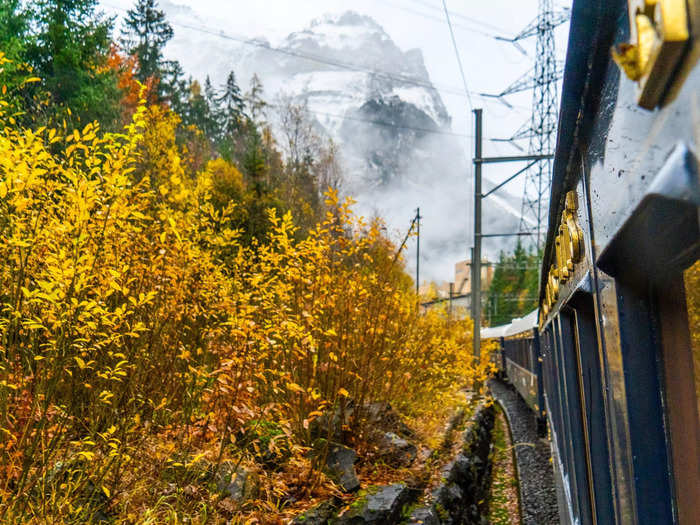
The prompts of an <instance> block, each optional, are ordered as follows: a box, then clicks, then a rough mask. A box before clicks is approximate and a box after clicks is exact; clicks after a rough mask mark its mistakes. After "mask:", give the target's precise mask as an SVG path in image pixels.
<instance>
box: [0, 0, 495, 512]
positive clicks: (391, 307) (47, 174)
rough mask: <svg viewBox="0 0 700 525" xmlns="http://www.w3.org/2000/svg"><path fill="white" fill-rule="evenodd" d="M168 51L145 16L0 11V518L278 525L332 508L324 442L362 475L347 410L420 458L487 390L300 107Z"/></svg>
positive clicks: (162, 23)
mask: <svg viewBox="0 0 700 525" xmlns="http://www.w3.org/2000/svg"><path fill="white" fill-rule="evenodd" d="M172 36H173V30H172V28H171V27H170V25H169V24H168V22H167V20H166V19H165V16H164V14H163V12H162V11H160V10H159V9H158V6H157V3H156V2H155V0H138V1H137V2H136V4H135V5H134V7H133V8H132V9H131V10H130V11H129V13H128V15H127V16H126V17H125V23H124V25H123V27H122V28H121V29H120V30H117V29H115V21H114V20H113V19H111V18H108V17H106V16H105V15H103V14H101V13H100V12H99V10H98V8H97V2H96V1H95V0H37V1H35V2H31V3H28V4H27V3H25V2H22V1H20V0H6V1H4V2H2V4H1V5H0V87H1V89H2V93H1V94H0V258H1V259H2V260H3V265H2V266H1V267H0V521H2V522H3V523H87V522H116V523H136V522H139V523H161V522H178V523H179V522H193V523H205V522H227V521H229V522H233V523H244V522H245V523H278V522H280V523H281V522H282V521H281V520H282V518H283V517H285V516H287V517H289V516H292V515H294V513H295V512H298V511H299V510H300V509H303V508H305V507H308V506H309V505H310V504H311V503H312V502H314V501H318V500H319V499H320V498H322V497H324V496H327V495H329V494H341V495H342V491H341V490H340V489H339V486H338V482H337V480H334V479H333V476H332V475H329V473H328V471H327V469H324V468H322V463H323V462H322V461H321V460H320V459H319V458H322V457H324V454H327V453H328V447H329V443H330V438H331V437H333V438H334V439H336V436H335V432H336V431H340V433H341V435H340V437H338V438H337V439H340V440H342V441H343V443H344V444H346V445H351V446H352V447H353V448H354V449H356V450H358V451H359V453H360V455H361V456H362V455H363V454H368V452H367V451H369V450H371V448H370V447H369V445H368V443H369V441H368V439H369V436H370V435H371V428H370V427H371V425H370V424H369V423H368V422H370V421H371V418H369V417H368V411H367V410H360V409H358V407H359V408H362V407H370V406H372V404H373V403H378V402H384V403H386V402H389V403H390V404H391V406H392V407H393V408H392V410H395V411H396V417H397V418H400V420H401V424H402V425H407V426H408V427H410V428H411V429H412V430H411V432H414V433H415V434H416V435H417V436H418V439H420V440H422V441H423V442H425V443H430V442H431V439H434V436H435V435H436V433H437V432H438V430H439V429H440V428H442V425H443V423H444V421H445V418H447V417H448V415H449V414H450V413H451V411H452V410H453V409H454V407H455V406H459V405H460V404H464V403H465V398H464V394H463V393H462V392H461V390H462V389H463V388H464V387H466V386H470V385H472V384H473V383H474V382H475V381H476V382H477V384H481V383H482V382H483V380H484V379H485V377H486V374H487V371H488V365H487V358H485V359H484V362H483V364H481V363H476V362H474V360H473V358H472V357H471V346H470V340H471V337H470V334H471V324H470V323H471V322H470V321H469V320H465V321H452V322H450V321H449V319H448V318H447V316H446V315H445V313H444V312H440V311H431V312H429V313H427V314H426V315H419V314H418V309H417V298H416V297H415V294H414V291H413V282H412V280H411V278H410V276H408V275H407V273H406V272H405V270H404V266H403V258H402V256H401V254H400V253H399V252H397V247H396V246H394V245H393V244H392V242H391V241H390V240H389V239H387V238H386V237H385V235H384V233H383V232H384V229H383V227H382V223H381V220H380V219H371V220H366V219H363V218H361V217H358V216H356V215H355V214H354V213H353V211H352V202H351V201H350V200H349V199H348V200H345V199H341V198H339V196H338V195H339V193H338V188H339V186H340V185H341V183H342V173H341V170H340V167H339V163H338V160H337V148H336V147H335V146H334V145H333V144H332V143H330V142H328V141H326V140H324V139H322V138H321V137H319V136H318V135H317V134H316V133H315V132H314V127H313V125H312V123H311V122H310V121H309V119H308V116H307V114H306V112H305V111H304V108H303V107H299V106H295V105H294V104H291V103H284V101H281V103H280V102H279V101H278V102H276V103H275V104H274V105H270V106H268V102H267V101H266V100H265V97H264V86H262V85H261V83H260V81H259V80H258V79H257V78H255V77H254V78H253V79H252V80H251V82H250V83H249V84H248V85H247V86H246V87H241V84H239V79H238V78H236V75H235V73H234V72H231V73H230V75H229V76H228V79H227V81H226V83H225V84H224V85H221V86H214V85H212V83H211V82H210V81H209V80H205V81H204V82H203V83H202V84H200V83H199V82H198V81H197V80H194V79H191V78H186V76H185V74H184V73H183V71H182V68H181V67H180V66H179V64H178V63H177V62H173V61H168V60H165V59H164V56H163V49H164V46H165V45H166V44H167V42H168V41H169V39H170V38H172ZM273 112H274V114H275V117H276V118H277V119H279V121H280V122H281V123H282V127H281V129H282V136H283V139H280V140H279V141H277V140H275V138H274V137H273V134H272V131H271V127H270V124H269V122H268V121H267V119H268V118H270V117H269V116H270V115H271V114H272V113H273ZM350 408H354V410H349V409H350ZM338 411H340V414H346V413H347V414H352V417H350V419H348V420H345V419H342V418H341V419H342V424H341V425H340V426H339V427H338V428H335V427H333V426H332V425H330V424H328V421H329V419H330V420H333V414H336V413H338ZM324 421H325V423H324ZM319 429H321V430H319ZM359 464H360V467H359V470H360V474H359V475H360V478H361V481H362V482H363V483H369V482H371V481H372V480H376V479H391V478H392V476H396V475H397V473H396V472H397V470H396V469H395V468H393V467H391V466H390V465H386V464H384V463H378V464H377V465H378V466H376V467H374V466H373V467H370V466H369V464H368V465H367V468H364V469H363V468H362V460H360V463H359ZM223 466H225V467H226V468H227V469H228V470H229V477H230V473H231V472H233V473H234V477H235V474H237V473H240V472H243V470H241V469H245V471H244V472H245V473H246V476H248V477H249V478H250V479H252V478H253V477H254V478H255V479H256V482H255V490H254V491H253V490H252V489H251V490H250V491H248V489H247V488H246V489H245V490H246V491H248V492H246V493H245V498H244V497H240V498H235V497H234V496H233V494H232V493H231V492H230V490H233V489H231V488H230V487H231V486H232V485H229V486H228V488H227V490H229V489H230V490H229V492H226V490H225V491H223V492H222V491H221V487H220V484H218V483H217V481H216V479H217V478H216V476H217V475H218V474H220V473H221V469H222V467H223ZM229 482H230V480H229ZM247 486H248V485H246V487H247ZM241 490H242V491H243V488H241ZM241 494H242V493H241Z"/></svg>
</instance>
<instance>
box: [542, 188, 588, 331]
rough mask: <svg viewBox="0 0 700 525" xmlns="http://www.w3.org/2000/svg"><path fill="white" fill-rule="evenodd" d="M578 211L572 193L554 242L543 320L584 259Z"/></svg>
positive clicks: (571, 192)
mask: <svg viewBox="0 0 700 525" xmlns="http://www.w3.org/2000/svg"><path fill="white" fill-rule="evenodd" d="M577 211H578V199H577V197H576V192H575V191H570V192H569V193H567V194H566V205H565V207H564V212H563V213H562V216H561V221H560V223H559V230H558V232H557V236H556V239H555V240H554V253H553V257H554V263H553V264H552V266H551V267H550V268H549V275H548V277H547V287H546V288H545V293H544V300H543V302H542V305H541V307H542V315H541V316H540V319H541V320H543V319H544V318H545V317H547V315H548V314H549V312H551V310H552V307H553V306H554V305H555V304H556V302H557V300H558V299H559V289H560V286H561V285H562V284H564V283H566V282H567V281H568V280H569V279H570V278H571V276H572V275H573V272H574V267H575V266H576V264H578V263H579V262H581V260H582V259H583V230H581V227H580V226H579V225H578V220H577V216H576V213H577Z"/></svg>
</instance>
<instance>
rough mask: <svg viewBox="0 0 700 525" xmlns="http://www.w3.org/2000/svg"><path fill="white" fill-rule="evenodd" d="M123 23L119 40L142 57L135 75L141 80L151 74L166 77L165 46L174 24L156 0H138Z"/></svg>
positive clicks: (160, 77) (137, 55) (138, 56)
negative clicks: (167, 18)
mask: <svg viewBox="0 0 700 525" xmlns="http://www.w3.org/2000/svg"><path fill="white" fill-rule="evenodd" d="M124 26H125V27H124V29H123V30H122V35H121V39H120V43H121V44H122V46H123V47H124V49H125V50H126V52H127V53H129V54H131V55H136V57H137V58H138V60H139V69H138V72H137V74H136V78H137V79H138V80H139V81H141V82H145V81H146V80H147V79H148V78H150V77H156V78H159V79H163V77H164V76H165V73H166V70H167V65H168V64H167V62H166V61H165V60H164V59H163V48H164V47H165V44H167V43H168V41H169V40H170V39H171V38H172V37H173V28H172V27H171V26H170V24H169V23H168V21H167V20H166V19H165V13H164V12H163V11H161V10H159V9H158V2H157V0H137V1H136V5H134V7H133V8H132V9H129V11H128V12H127V15H126V20H125V21H124Z"/></svg>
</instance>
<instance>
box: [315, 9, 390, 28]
mask: <svg viewBox="0 0 700 525" xmlns="http://www.w3.org/2000/svg"><path fill="white" fill-rule="evenodd" d="M322 25H336V26H356V27H363V28H366V29H372V30H376V31H381V32H382V33H384V29H383V28H382V26H380V25H379V24H378V23H377V22H376V21H375V20H374V19H373V18H372V17H369V16H366V15H361V14H359V13H357V12H355V11H345V12H344V13H340V14H330V13H328V14H325V15H323V16H321V17H319V18H316V19H314V20H312V22H311V27H312V28H313V27H317V26H322Z"/></svg>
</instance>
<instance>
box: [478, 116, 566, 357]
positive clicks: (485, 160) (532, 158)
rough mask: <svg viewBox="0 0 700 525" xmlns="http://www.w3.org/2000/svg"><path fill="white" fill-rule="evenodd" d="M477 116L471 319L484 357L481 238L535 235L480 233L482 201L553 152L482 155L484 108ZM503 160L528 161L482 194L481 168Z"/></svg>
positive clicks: (527, 233)
mask: <svg viewBox="0 0 700 525" xmlns="http://www.w3.org/2000/svg"><path fill="white" fill-rule="evenodd" d="M474 115H475V126H476V129H475V133H474V140H475V143H474V248H473V249H472V290H471V294H472V319H474V357H476V358H477V359H479V358H480V357H481V333H480V332H481V240H482V239H484V238H487V237H513V236H515V237H518V236H525V235H532V234H533V232H523V231H520V232H517V233H488V234H484V233H482V232H481V201H482V200H483V199H485V198H486V197H488V196H489V195H491V194H493V193H494V192H495V191H496V190H499V189H500V188H502V187H503V186H505V185H506V184H508V183H509V182H510V181H512V180H513V179H515V178H516V177H517V176H518V175H520V174H521V173H524V172H525V171H526V170H527V169H528V168H530V167H531V166H533V165H534V164H536V163H538V162H541V161H543V160H551V159H552V157H553V155H552V154H550V153H545V154H536V155H533V154H530V155H516V156H511V157H483V156H482V139H483V133H482V126H483V111H482V110H481V109H475V110H474ZM503 162H529V163H530V164H529V165H528V166H527V168H523V169H522V170H520V171H518V172H517V173H516V174H515V175H512V176H511V177H509V178H508V179H506V180H505V181H503V182H502V183H500V184H499V185H497V186H496V187H494V188H492V189H491V190H490V191H488V192H486V193H485V194H482V193H481V167H482V165H483V164H497V163H503Z"/></svg>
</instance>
